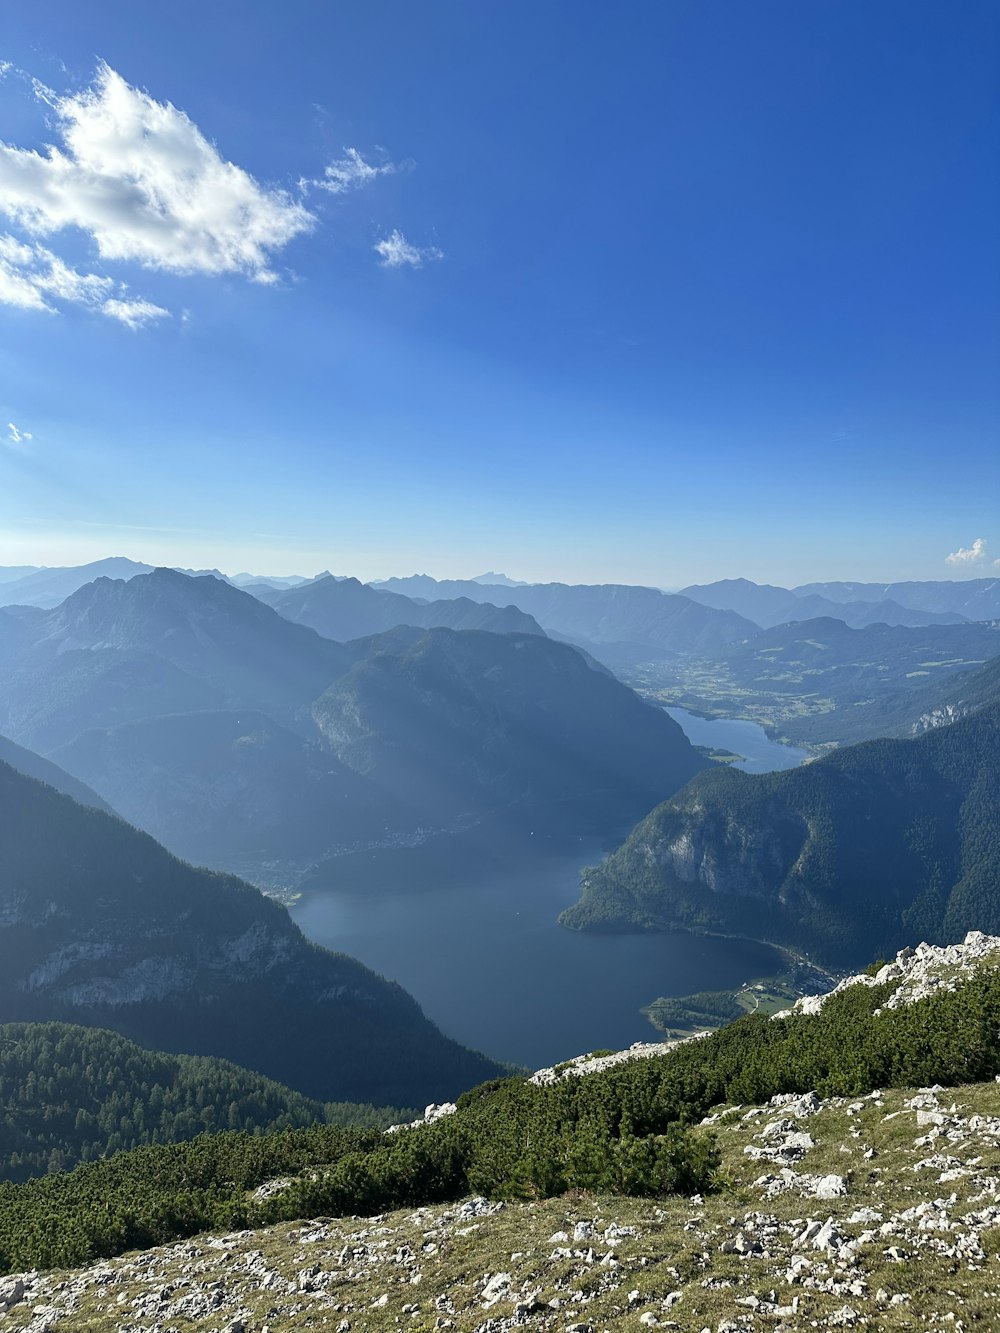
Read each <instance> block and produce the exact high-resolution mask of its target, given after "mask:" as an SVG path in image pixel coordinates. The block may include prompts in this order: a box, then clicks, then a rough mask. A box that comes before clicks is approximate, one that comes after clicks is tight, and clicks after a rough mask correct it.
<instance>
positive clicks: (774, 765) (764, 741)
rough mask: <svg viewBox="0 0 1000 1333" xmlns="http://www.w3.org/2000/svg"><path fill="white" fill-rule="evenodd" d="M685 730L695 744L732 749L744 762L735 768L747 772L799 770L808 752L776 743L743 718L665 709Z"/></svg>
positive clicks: (755, 725)
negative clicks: (698, 714) (696, 714)
mask: <svg viewBox="0 0 1000 1333" xmlns="http://www.w3.org/2000/svg"><path fill="white" fill-rule="evenodd" d="M664 711H665V712H667V713H669V714H670V716H671V717H672V718H673V719H674V721H675V722H677V723H678V724H679V725H680V727H681V728H682V730H683V732H684V734H685V736H687V738H688V740H689V741H690V742H691V744H692V745H705V746H708V747H710V748H712V749H717V750H731V751H732V752H733V754H740V755H742V756H743V759H742V760H740V761H739V762H738V763H736V764H735V765H734V767H736V768H742V769H743V770H744V771H745V772H747V773H775V772H777V771H778V770H779V769H784V768H798V766H799V764H801V763H802V761H803V760H804V759H808V758H809V754H808V751H806V750H799V749H797V748H796V747H795V746H794V745H779V744H778V742H777V741H772V740H771V738H770V737H769V736H768V734H767V732H766V731H765V730H764V728H763V727H759V726H758V725H757V723H756V722H745V721H744V720H743V719H742V718H732V717H717V718H707V717H696V716H695V714H694V713H689V712H687V710H686V709H684V708H667V709H665V710H664Z"/></svg>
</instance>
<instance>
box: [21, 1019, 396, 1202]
mask: <svg viewBox="0 0 1000 1333" xmlns="http://www.w3.org/2000/svg"><path fill="white" fill-rule="evenodd" d="M404 1114H405V1113H404V1112H401V1111H399V1110H396V1109H394V1108H386V1107H383V1108H381V1109H380V1110H379V1109H376V1108H375V1107H372V1106H362V1105H355V1104H352V1103H346V1102H337V1103H324V1102H319V1101H316V1100H314V1099H312V1098H309V1097H303V1096H302V1094H301V1093H298V1092H293V1091H292V1090H291V1088H286V1087H283V1086H282V1085H281V1084H280V1083H275V1082H273V1081H272V1080H271V1079H268V1078H264V1077H263V1076H262V1075H260V1074H254V1073H251V1072H250V1070H248V1069H241V1068H240V1067H239V1066H238V1065H234V1064H231V1063H230V1062H229V1061H228V1060H218V1059H215V1058H214V1057H212V1056H206V1055H167V1054H165V1053H164V1052H163V1051H149V1050H146V1049H145V1048H144V1047H142V1046H138V1045H137V1044H136V1043H135V1042H132V1041H128V1040H127V1039H126V1038H125V1037H122V1036H120V1035H119V1034H118V1033H117V1032H111V1031H108V1030H107V1029H106V1028H87V1027H80V1026H78V1025H75V1024H70V1023H5V1024H0V1180H27V1179H28V1178H29V1177H30V1176H43V1175H46V1174H47V1173H49V1172H52V1171H64V1170H69V1169H71V1168H72V1167H74V1166H76V1165H77V1163H78V1162H91V1161H97V1160H98V1159H99V1158H102V1157H108V1156H110V1155H111V1154H112V1153H115V1152H121V1151H123V1150H127V1149H129V1148H136V1147H139V1146H140V1145H141V1144H144V1143H180V1142H183V1141H184V1140H186V1139H192V1138H194V1137H195V1136H196V1135H198V1134H204V1133H209V1132H212V1131H218V1130H242V1131H243V1132H245V1133H248V1134H269V1133H277V1132H279V1131H280V1130H283V1129H298V1128H304V1127H305V1126H307V1125H315V1124H325V1123H335V1124H361V1125H365V1124H378V1125H388V1124H390V1123H392V1121H398V1120H400V1119H401V1118H403V1116H404Z"/></svg>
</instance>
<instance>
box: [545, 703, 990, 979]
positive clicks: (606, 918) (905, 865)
mask: <svg viewBox="0 0 1000 1333" xmlns="http://www.w3.org/2000/svg"><path fill="white" fill-rule="evenodd" d="M998 747H1000V704H994V705H991V706H989V707H987V708H983V709H981V710H980V711H978V712H975V713H973V714H972V715H971V716H969V717H966V718H964V719H963V720H961V721H959V722H956V723H955V724H954V725H952V726H949V727H943V728H938V729H935V730H933V731H930V732H928V733H927V734H926V735H924V736H921V737H919V738H918V739H916V740H908V741H906V740H880V741H868V742H866V743H864V744H862V745H855V746H850V747H848V748H847V749H844V750H840V751H836V752H835V753H833V754H831V755H829V756H828V757H827V758H825V759H822V760H818V761H816V762H815V763H812V764H807V765H805V766H804V767H802V768H798V769H792V770H788V771H786V772H781V773H766V774H761V775H755V776H750V775H748V774H745V773H741V772H738V771H734V770H733V769H731V768H727V769H718V768H717V769H714V770H712V771H710V772H708V773H705V774H702V775H701V776H699V777H698V778H696V779H695V780H694V781H693V782H692V783H690V784H689V785H688V786H687V787H685V788H684V789H683V790H682V791H681V792H679V793H678V794H677V795H676V796H675V797H673V798H672V799H670V800H669V801H666V802H664V803H663V804H662V805H660V806H658V807H657V808H656V809H655V810H654V811H653V812H652V813H651V814H650V815H648V816H647V818H646V819H644V820H643V821H642V822H641V823H640V824H639V825H637V827H636V828H635V829H634V830H633V831H632V833H631V834H630V835H629V837H628V839H627V840H626V841H625V843H624V844H623V845H622V846H621V847H620V848H619V849H618V850H617V851H616V852H615V853H614V854H613V855H612V856H611V857H610V858H609V859H608V860H607V861H606V862H605V863H604V864H603V865H601V866H598V867H595V868H593V869H591V870H588V871H587V872H586V873H585V876H584V880H583V892H582V895H581V898H580V901H579V902H578V903H577V904H576V905H575V906H573V907H571V908H570V909H569V910H568V911H567V912H565V913H564V914H563V917H562V920H563V922H564V924H566V925H568V926H572V927H574V928H577V929H592V930H593V929H596V930H634V929H642V930H666V929H671V928H676V927H680V928H683V929H694V930H708V931H720V932H723V933H727V934H730V933H731V934H740V935H747V936H751V937H753V938H756V939H765V940H768V941H771V942H775V943H779V944H783V945H787V946H790V947H792V948H794V949H796V950H800V951H805V952H809V953H814V954H815V955H816V956H817V958H819V959H820V960H822V961H825V962H827V963H830V964H841V963H851V962H858V961H861V960H863V959H864V958H866V957H868V956H870V954H871V953H872V951H875V952H877V953H882V954H888V953H891V952H894V951H895V950H896V949H898V948H900V947H902V945H903V944H905V943H906V941H907V940H908V939H911V938H913V937H914V936H917V935H919V936H921V937H923V938H926V939H930V940H949V939H952V940H953V939H957V938H959V937H961V936H962V935H963V934H964V933H965V932H966V931H967V930H970V929H981V930H988V931H992V930H995V929H998V928H1000V894H998V893H997V887H996V886H997V884H998V882H1000V782H998V780H997V754H998V752H1000V748H998Z"/></svg>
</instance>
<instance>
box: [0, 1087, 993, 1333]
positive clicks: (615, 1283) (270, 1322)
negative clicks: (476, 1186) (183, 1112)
mask: <svg viewBox="0 0 1000 1333" xmlns="http://www.w3.org/2000/svg"><path fill="white" fill-rule="evenodd" d="M711 1120H712V1121H713V1124H712V1129H713V1131H714V1132H715V1133H716V1134H717V1135H718V1138H719V1142H720V1145H721V1147H722V1150H723V1154H724V1175H725V1180H726V1184H725V1188H724V1189H723V1190H722V1191H721V1192H720V1193H718V1194H715V1195H712V1196H709V1197H706V1198H704V1199H702V1198H699V1197H697V1196H696V1197H695V1198H694V1199H682V1198H671V1199H665V1200H661V1201H649V1200H634V1199H622V1198H607V1197H594V1196H587V1195H575V1196H567V1197H564V1198H561V1199H553V1200H548V1201H546V1202H544V1203H538V1204H502V1203H489V1202H487V1201H486V1200H484V1199H469V1200H465V1201H464V1202H462V1203H458V1204H454V1205H450V1206H439V1207H433V1208H422V1209H419V1210H417V1211H415V1212H397V1213H392V1214H389V1215H386V1216H380V1217H371V1218H348V1219H340V1220H337V1221H333V1220H330V1219H328V1218H318V1219H312V1220H310V1221H307V1222H299V1223H293V1224H286V1225H282V1226H277V1227H272V1228H268V1229H267V1230H264V1231H258V1232H241V1233H237V1234H234V1235H228V1236H207V1237H199V1238H197V1239H196V1240H194V1241H190V1242H185V1243H183V1244H179V1245H173V1246H169V1247H166V1248H162V1249H158V1250H152V1251H150V1252H148V1253H145V1254H138V1255H130V1256H126V1257H124V1258H122V1259H116V1260H113V1261H111V1262H108V1263H104V1264H99V1265H97V1266H95V1267H92V1268H89V1269H85V1270H83V1271H78V1272H71V1273H52V1274H43V1275H39V1274H25V1275H22V1276H20V1277H14V1278H6V1279H2V1280H0V1307H6V1313H5V1314H2V1315H0V1329H2V1330H3V1333H13V1331H14V1330H25V1331H28V1330H30V1333H50V1331H51V1333H56V1331H57V1330H58V1331H59V1333H188V1330H193V1329H198V1330H206V1333H208V1331H209V1330H211V1333H290V1331H291V1330H306V1329H317V1330H319V1329H328V1330H331V1331H336V1333H349V1330H355V1331H356V1333H361V1331H362V1330H372V1331H373V1333H376V1331H379V1333H381V1331H382V1330H394V1329H398V1328H408V1329H411V1330H414V1333H423V1330H432V1329H442V1330H446V1329H452V1330H455V1333H472V1331H473V1330H475V1331H476V1333H504V1331H505V1330H507V1329H514V1328H523V1329H526V1330H533V1329H537V1330H542V1329H545V1330H559V1331H560V1333H587V1331H588V1330H591V1331H592V1333H601V1330H603V1329H609V1330H610V1329H635V1330H636V1331H637V1333H639V1331H640V1330H641V1329H642V1328H644V1327H649V1328H657V1327H659V1328H669V1329H680V1330H684V1331H685V1333H687V1331H688V1330H691V1331H693V1333H700V1331H701V1330H703V1329H708V1330H711V1333H742V1330H750V1329H762V1330H763V1329H775V1330H780V1329H785V1330H799V1329H811V1328H830V1329H834V1328H871V1329H886V1330H895V1329H900V1330H902V1329H918V1328H919V1329H935V1330H947V1333H962V1330H967V1329H971V1328H974V1327H978V1328H982V1329H995V1328H997V1327H998V1323H1000V1253H998V1251H1000V1086H997V1085H996V1084H988V1085H983V1084H980V1085H972V1086H966V1087H963V1088H958V1089H949V1090H948V1091H947V1092H944V1091H942V1090H935V1089H924V1090H920V1091H905V1090H904V1091H895V1092H887V1093H875V1094H873V1095H870V1096H868V1097H864V1098H858V1099H857V1100H856V1101H849V1100H846V1099H844V1098H833V1099H829V1100H826V1101H821V1100H820V1099H819V1098H817V1097H814V1096H811V1095H806V1096H804V1097H800V1098H797V1099H792V1098H782V1099H778V1103H777V1104H769V1105H767V1106H762V1107H733V1108H728V1109H725V1110H723V1111H720V1112H719V1113H717V1114H716V1115H714V1116H712V1117H711Z"/></svg>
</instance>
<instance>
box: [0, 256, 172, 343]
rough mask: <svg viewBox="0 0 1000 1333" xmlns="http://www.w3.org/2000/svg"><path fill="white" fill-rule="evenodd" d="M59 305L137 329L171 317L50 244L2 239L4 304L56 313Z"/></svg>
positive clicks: (0, 281)
mask: <svg viewBox="0 0 1000 1333" xmlns="http://www.w3.org/2000/svg"><path fill="white" fill-rule="evenodd" d="M54 301H56V302H67V303H69V304H71V305H79V306H84V307H86V308H88V309H90V310H96V311H98V312H99V313H100V314H102V315H108V316H109V317H110V318H111V319H117V320H119V321H120V322H121V323H122V324H127V325H128V327H129V328H132V329H137V328H141V327H142V326H143V325H145V324H148V323H150V322H151V321H152V320H154V319H162V318H163V317H164V316H166V315H169V314H170V311H169V310H164V308H163V306H159V305H153V303H152V302H151V301H144V300H138V299H133V298H130V297H129V296H128V295H127V289H126V288H125V286H124V285H123V284H122V283H116V282H115V281H114V280H113V279H112V278H106V277H102V276H101V275H100V274H98V273H80V272H79V271H78V270H77V269H75V268H70V266H69V265H68V264H65V263H64V262H63V261H62V260H61V259H60V258H59V256H58V255H56V254H53V253H52V251H51V250H48V249H46V247H45V246H44V245H38V244H36V243H32V244H31V245H25V244H24V243H23V242H22V241H19V240H17V238H16V237H14V236H10V235H0V303H2V304H5V305H13V306H20V307H21V308H22V309H24V310H44V311H48V312H49V313H50V314H51V313H52V312H53V311H54V310H55V309H56V308H57V307H56V306H55V305H54V304H53V302H54Z"/></svg>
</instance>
